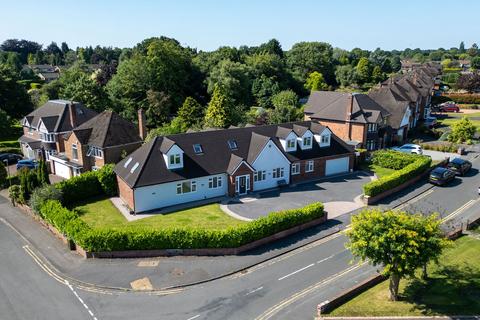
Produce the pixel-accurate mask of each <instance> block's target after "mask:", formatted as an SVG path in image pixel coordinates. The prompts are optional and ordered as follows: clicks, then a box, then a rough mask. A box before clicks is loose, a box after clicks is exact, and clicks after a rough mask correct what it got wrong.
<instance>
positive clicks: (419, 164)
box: [363, 156, 432, 197]
mask: <svg viewBox="0 0 480 320" xmlns="http://www.w3.org/2000/svg"><path fill="white" fill-rule="evenodd" d="M414 157H415V158H416V160H415V161H414V162H412V163H410V164H408V165H407V166H406V167H404V168H403V169H401V170H398V171H396V172H393V173H392V174H389V175H387V176H384V177H382V178H380V179H378V180H375V181H372V182H369V183H367V184H365V185H363V193H364V194H365V195H366V196H370V197H373V196H376V195H378V194H380V193H382V192H385V191H387V190H390V189H393V188H395V187H398V186H399V185H401V184H403V183H405V182H407V181H408V180H410V179H413V178H415V177H417V176H419V175H420V174H422V173H423V172H425V171H426V170H428V169H429V168H430V165H431V163H432V159H431V158H429V157H425V156H414Z"/></svg>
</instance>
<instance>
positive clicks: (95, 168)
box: [92, 166, 100, 171]
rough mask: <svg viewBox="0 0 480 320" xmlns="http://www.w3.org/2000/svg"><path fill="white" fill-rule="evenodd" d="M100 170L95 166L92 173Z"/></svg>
mask: <svg viewBox="0 0 480 320" xmlns="http://www.w3.org/2000/svg"><path fill="white" fill-rule="evenodd" d="M98 170H100V168H99V167H97V166H93V167H92V171H98Z"/></svg>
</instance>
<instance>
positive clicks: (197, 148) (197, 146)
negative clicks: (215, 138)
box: [193, 143, 203, 154]
mask: <svg viewBox="0 0 480 320" xmlns="http://www.w3.org/2000/svg"><path fill="white" fill-rule="evenodd" d="M193 151H195V153H196V154H199V153H203V148H202V145H201V144H199V143H196V144H194V145H193Z"/></svg>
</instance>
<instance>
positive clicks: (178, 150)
mask: <svg viewBox="0 0 480 320" xmlns="http://www.w3.org/2000/svg"><path fill="white" fill-rule="evenodd" d="M176 155H179V157H180V162H179V163H171V162H170V158H171V157H175V156H176ZM163 160H165V165H166V166H167V168H168V169H180V168H183V150H182V149H181V148H180V147H179V146H177V145H176V144H174V145H173V146H172V147H171V148H170V150H168V152H167V153H164V154H163Z"/></svg>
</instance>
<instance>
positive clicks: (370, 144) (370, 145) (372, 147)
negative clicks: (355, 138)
mask: <svg viewBox="0 0 480 320" xmlns="http://www.w3.org/2000/svg"><path fill="white" fill-rule="evenodd" d="M375 147H376V142H375V140H373V139H370V140H367V150H368V151H370V150H375Z"/></svg>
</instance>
